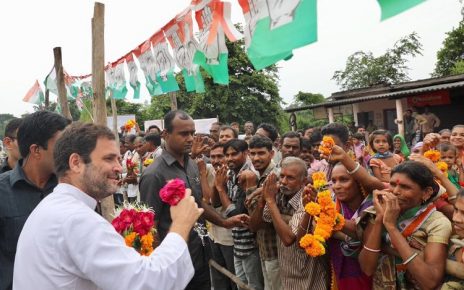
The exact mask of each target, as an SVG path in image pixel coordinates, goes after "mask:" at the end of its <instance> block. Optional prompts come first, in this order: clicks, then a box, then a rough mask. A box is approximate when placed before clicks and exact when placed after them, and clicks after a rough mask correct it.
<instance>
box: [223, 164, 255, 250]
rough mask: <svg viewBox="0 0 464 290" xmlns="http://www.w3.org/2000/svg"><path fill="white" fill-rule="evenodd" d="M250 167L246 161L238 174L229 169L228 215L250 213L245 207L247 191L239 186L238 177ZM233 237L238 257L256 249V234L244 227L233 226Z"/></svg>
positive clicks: (226, 213) (226, 212)
mask: <svg viewBox="0 0 464 290" xmlns="http://www.w3.org/2000/svg"><path fill="white" fill-rule="evenodd" d="M247 169H249V165H248V164H247V163H245V164H244V165H243V167H242V168H241V169H240V171H239V173H238V174H235V172H234V171H232V170H230V171H229V179H228V180H227V195H228V196H229V198H230V201H231V202H232V204H231V205H230V206H229V207H228V208H227V209H226V210H225V212H224V213H225V215H226V216H227V217H231V216H235V215H238V214H242V213H248V211H247V210H246V208H245V198H246V192H245V191H244V190H243V189H242V188H241V187H240V186H239V184H238V179H239V178H238V177H239V175H240V173H242V172H243V171H245V170H247ZM232 238H233V239H234V256H235V257H237V258H246V257H248V256H249V255H250V254H251V253H253V252H254V251H255V250H256V247H257V246H256V239H255V234H254V233H253V232H251V231H250V230H248V229H247V228H243V227H235V228H232Z"/></svg>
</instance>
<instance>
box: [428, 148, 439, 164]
mask: <svg viewBox="0 0 464 290" xmlns="http://www.w3.org/2000/svg"><path fill="white" fill-rule="evenodd" d="M424 157H425V158H427V159H430V160H432V162H433V163H436V162H438V161H440V157H441V154H440V151H438V150H427V151H425V152H424Z"/></svg>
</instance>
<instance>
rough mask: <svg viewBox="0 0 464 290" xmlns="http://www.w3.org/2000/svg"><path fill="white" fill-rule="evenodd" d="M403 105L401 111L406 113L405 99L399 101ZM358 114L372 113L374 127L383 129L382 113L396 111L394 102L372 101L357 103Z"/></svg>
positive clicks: (384, 100)
mask: <svg viewBox="0 0 464 290" xmlns="http://www.w3.org/2000/svg"><path fill="white" fill-rule="evenodd" d="M401 103H402V104H403V111H406V110H407V109H408V108H407V101H406V98H404V99H402V100H401ZM358 106H359V112H360V113H362V112H371V111H372V112H373V113H374V125H376V126H377V127H378V128H384V127H385V124H384V115H383V111H384V110H386V109H394V110H396V105H395V100H388V99H380V100H372V101H366V102H361V103H358Z"/></svg>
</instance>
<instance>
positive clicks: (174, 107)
mask: <svg viewBox="0 0 464 290" xmlns="http://www.w3.org/2000/svg"><path fill="white" fill-rule="evenodd" d="M169 97H170V98H171V111H175V110H177V93H176V92H171V93H169Z"/></svg>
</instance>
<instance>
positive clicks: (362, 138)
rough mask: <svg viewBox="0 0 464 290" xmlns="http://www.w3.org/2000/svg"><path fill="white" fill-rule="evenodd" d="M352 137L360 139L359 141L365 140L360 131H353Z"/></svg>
mask: <svg viewBox="0 0 464 290" xmlns="http://www.w3.org/2000/svg"><path fill="white" fill-rule="evenodd" d="M352 137H353V138H355V139H358V140H361V141H365V140H364V134H362V133H354V134H353V136H352Z"/></svg>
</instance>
